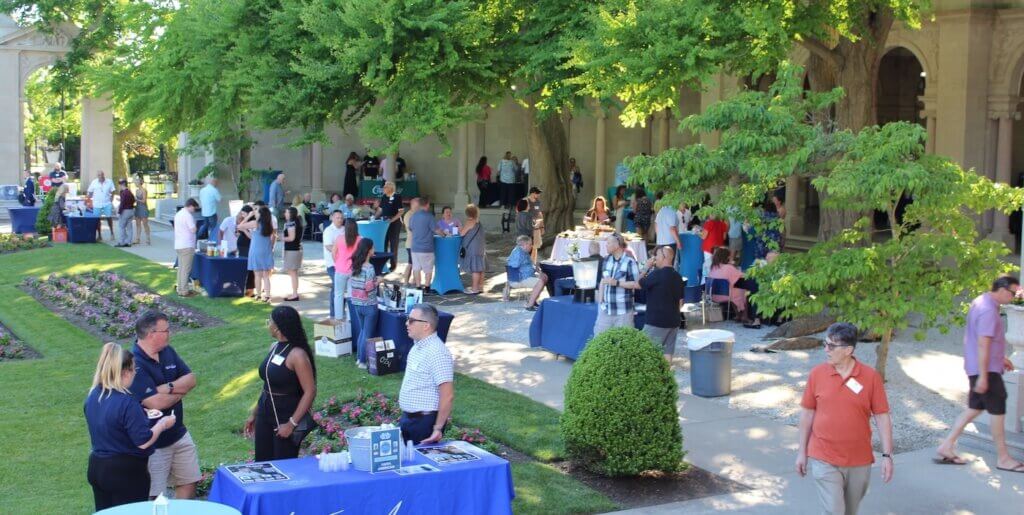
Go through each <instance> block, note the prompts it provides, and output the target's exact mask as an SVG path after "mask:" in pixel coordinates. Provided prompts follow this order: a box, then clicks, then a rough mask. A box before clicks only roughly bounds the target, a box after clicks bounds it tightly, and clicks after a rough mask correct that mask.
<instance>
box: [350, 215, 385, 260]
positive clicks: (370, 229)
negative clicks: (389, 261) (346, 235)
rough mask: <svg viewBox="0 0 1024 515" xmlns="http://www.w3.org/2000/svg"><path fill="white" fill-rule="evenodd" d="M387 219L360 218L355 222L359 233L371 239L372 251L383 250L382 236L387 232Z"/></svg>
mask: <svg viewBox="0 0 1024 515" xmlns="http://www.w3.org/2000/svg"><path fill="white" fill-rule="evenodd" d="M388 225H389V223H388V221H387V220H373V221H370V220H360V221H358V222H356V228H357V229H358V230H359V235H360V236H362V237H363V238H370V239H371V240H373V250H374V252H384V238H385V237H387V234H388Z"/></svg>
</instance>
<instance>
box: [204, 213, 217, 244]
mask: <svg viewBox="0 0 1024 515" xmlns="http://www.w3.org/2000/svg"><path fill="white" fill-rule="evenodd" d="M203 219H204V220H206V233H207V236H206V239H208V240H210V241H212V242H214V243H216V242H217V237H218V236H220V235H219V234H218V232H219V231H220V227H219V226H218V225H217V215H216V214H214V215H213V216H204V217H203ZM200 239H202V238H200Z"/></svg>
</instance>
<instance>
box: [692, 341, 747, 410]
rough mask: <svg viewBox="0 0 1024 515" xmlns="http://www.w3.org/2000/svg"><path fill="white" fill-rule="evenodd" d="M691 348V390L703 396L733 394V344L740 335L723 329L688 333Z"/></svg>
mask: <svg viewBox="0 0 1024 515" xmlns="http://www.w3.org/2000/svg"><path fill="white" fill-rule="evenodd" d="M686 340H687V343H686V345H687V348H689V350H690V389H691V390H692V391H693V394H694V395H698V396H700V397H721V396H723V395H729V394H730V393H732V346H733V343H735V341H736V335H734V334H733V333H731V332H729V331H722V330H720V329H700V330H697V331H690V332H688V333H686Z"/></svg>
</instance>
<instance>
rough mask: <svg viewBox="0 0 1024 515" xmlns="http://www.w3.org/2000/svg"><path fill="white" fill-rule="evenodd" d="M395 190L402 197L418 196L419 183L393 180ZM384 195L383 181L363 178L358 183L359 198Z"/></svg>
mask: <svg viewBox="0 0 1024 515" xmlns="http://www.w3.org/2000/svg"><path fill="white" fill-rule="evenodd" d="M395 190H396V191H395V192H396V193H398V194H399V195H401V196H402V198H403V199H411V198H414V197H418V196H420V184H419V182H417V181H412V180H410V181H395ZM381 195H384V181H382V180H380V179H365V180H363V182H361V183H360V184H359V198H364V199H366V198H380V197H381Z"/></svg>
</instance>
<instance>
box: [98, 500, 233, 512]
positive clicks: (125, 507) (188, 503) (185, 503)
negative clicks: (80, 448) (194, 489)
mask: <svg viewBox="0 0 1024 515" xmlns="http://www.w3.org/2000/svg"><path fill="white" fill-rule="evenodd" d="M167 502H168V506H167V513H188V514H189V515H241V513H242V512H240V511H238V510H236V509H234V508H232V507H231V506H228V505H226V504H220V503H216V502H209V501H192V500H182V499H170V500H168V501H167ZM153 513H156V512H155V511H153V501H142V502H133V503H131V504H122V505H120V506H114V507H113V508H107V509H105V510H103V511H98V512H96V515H152V514H153Z"/></svg>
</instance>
